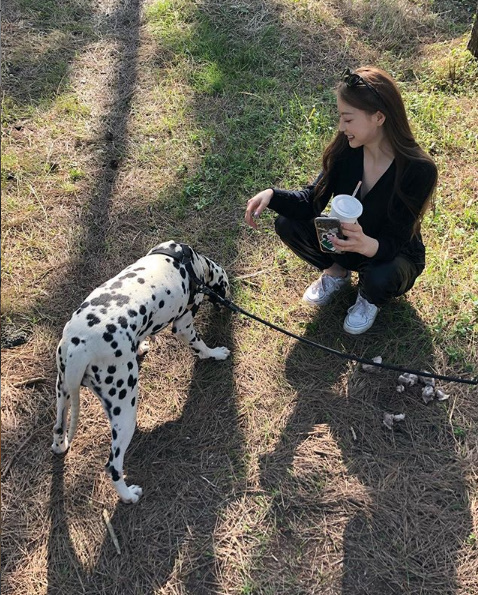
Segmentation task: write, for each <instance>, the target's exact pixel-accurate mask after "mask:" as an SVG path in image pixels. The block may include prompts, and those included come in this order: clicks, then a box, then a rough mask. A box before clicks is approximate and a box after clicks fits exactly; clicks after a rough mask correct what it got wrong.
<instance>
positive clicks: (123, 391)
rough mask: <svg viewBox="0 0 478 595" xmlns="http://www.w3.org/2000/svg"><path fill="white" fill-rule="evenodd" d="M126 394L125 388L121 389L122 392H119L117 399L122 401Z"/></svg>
mask: <svg viewBox="0 0 478 595" xmlns="http://www.w3.org/2000/svg"><path fill="white" fill-rule="evenodd" d="M127 394H128V391H127V390H126V389H125V388H123V389H122V390H120V392H119V394H118V397H119V398H120V399H124V398H125V397H126V395H127Z"/></svg>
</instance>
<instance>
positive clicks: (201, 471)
mask: <svg viewBox="0 0 478 595" xmlns="http://www.w3.org/2000/svg"><path fill="white" fill-rule="evenodd" d="M219 326H220V328H219V329H217V327H216V325H215V332H214V339H212V338H211V337H207V336H206V338H205V340H206V341H209V343H210V344H211V345H212V344H213V343H214V344H216V343H218V344H223V345H230V343H231V336H230V315H229V314H223V315H221V316H220V320H219ZM208 334H210V332H208V331H206V335H208ZM157 356H158V354H156V357H157ZM147 357H149V356H147ZM164 365H165V366H167V362H166V363H164ZM232 372H233V362H232V361H231V360H226V361H223V362H216V361H212V360H204V361H201V360H197V361H196V364H195V366H194V371H193V376H192V378H191V383H190V387H189V393H188V396H187V400H186V402H185V404H184V407H183V408H182V410H181V415H180V417H178V419H176V420H174V421H169V422H167V423H164V424H160V425H158V426H157V427H155V428H154V429H153V430H152V431H139V430H137V431H136V433H135V435H134V437H133V440H132V442H131V445H130V448H129V449H128V453H127V455H126V469H127V470H128V471H129V473H128V475H129V482H134V483H138V484H139V485H141V486H142V487H143V490H144V496H143V498H142V499H141V500H140V502H139V503H138V504H136V505H124V504H121V503H118V504H117V506H116V508H115V510H114V513H113V514H112V515H111V524H112V526H113V527H114V530H115V533H116V535H117V538H118V541H119V545H120V548H121V554H120V555H118V553H117V552H116V550H115V547H114V544H113V541H112V540H111V538H110V536H109V535H108V534H106V535H105V538H104V541H103V544H102V545H101V547H100V548H99V551H95V552H91V554H92V559H94V564H88V565H85V564H84V563H82V561H81V560H80V559H79V555H78V553H77V552H78V548H79V545H80V544H79V541H78V540H73V539H72V535H71V532H72V524H71V520H70V519H69V517H70V515H69V514H68V511H67V509H66V506H65V502H68V497H67V494H66V493H65V487H64V466H68V465H69V463H68V455H67V456H66V457H65V458H64V459H61V458H57V457H54V458H53V468H52V472H53V477H52V485H51V498H50V516H51V532H50V537H49V546H48V549H49V560H48V590H47V593H48V594H49V595H56V594H59V593H64V592H65V591H67V590H68V591H69V592H72V593H78V592H81V593H87V594H93V593H105V594H106V593H107V594H108V595H112V594H116V593H117V594H118V595H129V594H131V595H133V594H134V595H137V594H139V593H141V595H147V594H151V595H152V594H153V593H157V592H158V590H159V589H160V588H161V587H162V586H164V585H165V584H166V583H168V584H170V585H171V584H175V581H177V582H178V583H179V582H181V583H182V584H183V585H184V587H185V588H186V589H189V591H188V592H191V593H195V594H196V593H197V594H198V595H199V594H202V593H211V594H213V593H217V594H218V595H219V593H221V588H220V581H219V578H218V576H217V572H216V571H217V568H216V559H215V555H214V546H213V535H214V529H215V526H216V522H217V517H218V513H219V512H220V510H221V509H222V508H225V507H226V506H227V505H228V504H229V503H230V502H231V501H232V500H234V497H235V494H236V492H237V493H242V491H243V486H242V482H243V476H244V472H243V468H242V459H243V456H242V437H241V433H240V430H239V429H238V425H237V410H236V404H235V394H234V390H233V374H232ZM140 382H141V380H140ZM160 398H161V395H159V397H158V401H159V400H160ZM141 409H142V404H141V402H140V407H139V416H138V417H139V418H140V416H141ZM72 448H73V449H74V448H75V443H74V442H73V444H72ZM106 454H107V451H106V450H105V457H106ZM70 464H71V463H70ZM225 470H227V472H225ZM94 472H95V473H96V470H94ZM71 495H72V494H71V490H70V497H71ZM111 498H116V494H115V493H114V491H113V490H111ZM77 505H78V504H77V503H76V504H75V507H76V506H77ZM101 514H102V511H101V509H99V510H98V515H100V516H101ZM78 523H80V524H81V519H76V520H75V524H76V525H78ZM79 585H81V590H80V589H79Z"/></svg>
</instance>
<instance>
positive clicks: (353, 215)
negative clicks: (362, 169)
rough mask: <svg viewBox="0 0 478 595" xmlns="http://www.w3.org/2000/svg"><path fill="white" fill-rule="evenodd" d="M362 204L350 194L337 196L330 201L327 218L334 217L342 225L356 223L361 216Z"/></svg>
mask: <svg viewBox="0 0 478 595" xmlns="http://www.w3.org/2000/svg"><path fill="white" fill-rule="evenodd" d="M362 211H363V207H362V203H361V202H360V201H359V200H358V199H357V198H355V197H354V196H351V195H350V194H337V196H335V197H334V198H333V199H332V205H331V208H330V213H329V217H336V218H337V219H339V220H340V221H341V222H342V223H357V219H358V218H359V217H360V215H361V214H362Z"/></svg>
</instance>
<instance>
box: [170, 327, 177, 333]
mask: <svg viewBox="0 0 478 595" xmlns="http://www.w3.org/2000/svg"><path fill="white" fill-rule="evenodd" d="M171 332H173V333H174V334H176V333H177V332H178V329H177V328H176V327H175V326H173V328H172V329H171Z"/></svg>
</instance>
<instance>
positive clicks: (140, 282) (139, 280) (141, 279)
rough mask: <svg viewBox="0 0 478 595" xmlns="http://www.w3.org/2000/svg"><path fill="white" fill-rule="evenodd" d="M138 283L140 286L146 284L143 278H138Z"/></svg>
mask: <svg viewBox="0 0 478 595" xmlns="http://www.w3.org/2000/svg"><path fill="white" fill-rule="evenodd" d="M136 281H137V282H138V283H139V284H140V285H143V283H144V279H143V278H142V277H138V278H137V279H136Z"/></svg>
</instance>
